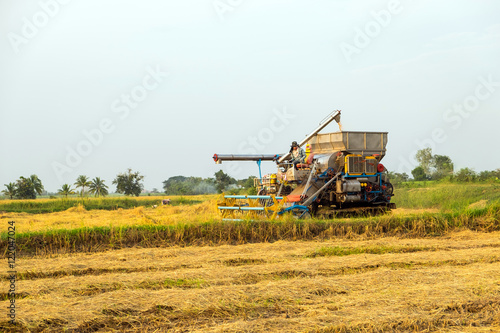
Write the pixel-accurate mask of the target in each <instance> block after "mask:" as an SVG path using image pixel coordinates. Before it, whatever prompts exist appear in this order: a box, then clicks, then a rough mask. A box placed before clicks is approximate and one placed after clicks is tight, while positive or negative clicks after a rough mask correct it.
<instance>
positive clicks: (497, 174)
mask: <svg viewBox="0 0 500 333" xmlns="http://www.w3.org/2000/svg"><path fill="white" fill-rule="evenodd" d="M499 178H500V169H496V170H492V171H486V170H485V171H481V172H480V173H479V174H478V175H477V179H478V180H481V181H484V180H498V179H499Z"/></svg>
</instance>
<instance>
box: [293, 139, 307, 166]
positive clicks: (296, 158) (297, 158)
mask: <svg viewBox="0 0 500 333" xmlns="http://www.w3.org/2000/svg"><path fill="white" fill-rule="evenodd" d="M290 153H291V155H292V160H291V161H290V162H291V163H293V166H294V167H295V169H297V164H301V163H304V162H305V159H306V153H305V152H304V149H302V148H300V147H299V145H298V144H297V141H294V142H292V146H291V148H290Z"/></svg>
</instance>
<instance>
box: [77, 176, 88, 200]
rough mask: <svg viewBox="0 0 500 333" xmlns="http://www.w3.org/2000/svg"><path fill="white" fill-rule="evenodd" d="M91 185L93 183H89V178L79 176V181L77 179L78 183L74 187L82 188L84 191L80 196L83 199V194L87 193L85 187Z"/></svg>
mask: <svg viewBox="0 0 500 333" xmlns="http://www.w3.org/2000/svg"><path fill="white" fill-rule="evenodd" d="M90 184H91V182H90V181H89V178H88V177H87V176H83V175H81V176H79V177H78V178H77V179H76V182H75V184H74V185H76V187H77V188H78V187H81V188H82V190H81V192H80V195H81V196H82V197H83V194H84V193H85V187H89V186H90Z"/></svg>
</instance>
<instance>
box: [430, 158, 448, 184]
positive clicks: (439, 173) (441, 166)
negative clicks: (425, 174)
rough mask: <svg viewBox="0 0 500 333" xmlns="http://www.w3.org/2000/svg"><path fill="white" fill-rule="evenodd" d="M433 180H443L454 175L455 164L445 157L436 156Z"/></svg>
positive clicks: (433, 164) (433, 163)
mask: <svg viewBox="0 0 500 333" xmlns="http://www.w3.org/2000/svg"><path fill="white" fill-rule="evenodd" d="M432 166H433V169H434V170H433V172H432V179H442V178H444V177H446V176H452V175H453V162H452V161H451V158H449V157H448V156H445V155H434V156H433V157H432Z"/></svg>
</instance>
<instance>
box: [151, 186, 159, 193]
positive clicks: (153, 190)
mask: <svg viewBox="0 0 500 333" xmlns="http://www.w3.org/2000/svg"><path fill="white" fill-rule="evenodd" d="M151 192H152V193H160V191H159V190H158V189H157V188H156V187H153V189H152V190H151Z"/></svg>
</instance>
